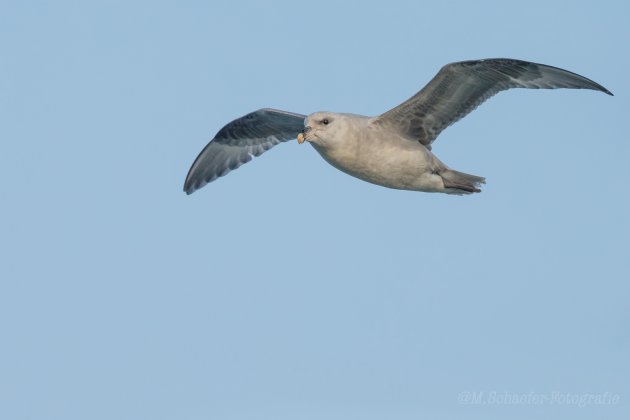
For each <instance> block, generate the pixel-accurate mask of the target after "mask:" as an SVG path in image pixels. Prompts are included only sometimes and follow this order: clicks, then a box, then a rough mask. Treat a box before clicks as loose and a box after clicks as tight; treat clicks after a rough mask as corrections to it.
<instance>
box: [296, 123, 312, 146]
mask: <svg viewBox="0 0 630 420" xmlns="http://www.w3.org/2000/svg"><path fill="white" fill-rule="evenodd" d="M309 131H311V127H309V126H307V127H304V129H303V130H302V132H301V133H300V134H298V136H297V141H298V143H299V144H302V143H304V142H305V141H306V134H307V133H308V132H309Z"/></svg>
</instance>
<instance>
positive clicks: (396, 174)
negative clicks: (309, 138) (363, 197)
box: [313, 143, 443, 191]
mask: <svg viewBox="0 0 630 420" xmlns="http://www.w3.org/2000/svg"><path fill="white" fill-rule="evenodd" d="M313 146H314V147H315V149H316V150H317V151H318V152H319V154H320V155H321V156H322V157H323V158H324V159H325V160H326V161H327V162H328V163H330V164H331V165H332V166H334V167H335V168H337V169H339V170H340V171H343V172H345V173H347V174H348V175H352V176H354V177H356V178H359V179H361V180H363V181H367V182H370V183H372V184H376V185H381V186H383V187H388V188H395V189H402V190H415V191H436V190H439V189H442V188H443V184H442V181H441V178H439V177H437V176H435V175H434V174H433V169H435V168H434V167H435V166H436V163H437V162H439V161H437V162H435V161H436V160H437V159H434V157H433V156H432V154H431V152H429V151H428V150H426V149H425V148H424V146H422V145H420V144H418V145H415V144H410V145H406V144H404V143H403V145H402V146H401V145H400V144H395V145H392V146H391V147H388V146H387V145H385V146H384V145H383V144H382V143H381V144H379V145H378V149H375V148H371V147H366V145H362V147H361V146H359V147H348V148H343V149H334V148H322V147H318V146H317V145H313Z"/></svg>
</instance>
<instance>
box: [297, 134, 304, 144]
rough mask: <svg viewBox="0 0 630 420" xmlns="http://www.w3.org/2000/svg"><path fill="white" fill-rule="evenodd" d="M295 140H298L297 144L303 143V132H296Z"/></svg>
mask: <svg viewBox="0 0 630 420" xmlns="http://www.w3.org/2000/svg"><path fill="white" fill-rule="evenodd" d="M297 141H298V143H299V144H302V143H304V133H300V134H298V136H297Z"/></svg>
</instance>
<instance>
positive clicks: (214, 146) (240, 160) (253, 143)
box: [184, 108, 306, 194]
mask: <svg viewBox="0 0 630 420" xmlns="http://www.w3.org/2000/svg"><path fill="white" fill-rule="evenodd" d="M305 118H306V116H305V115H302V114H295V113H292V112H286V111H280V110H277V109H270V108H264V109H259V110H258V111H254V112H252V113H250V114H247V115H245V116H243V117H241V118H238V119H236V120H234V121H232V122H231V123H229V124H227V125H226V126H225V127H223V128H222V129H221V130H219V132H218V133H217V135H216V136H214V138H213V139H212V140H211V141H210V143H208V145H207V146H206V147H204V149H203V150H202V151H201V153H199V156H197V159H195V162H194V163H193V164H192V166H191V167H190V170H189V171H188V175H187V176H186V181H185V182H184V191H185V192H186V194H192V193H193V192H195V191H196V190H198V189H199V188H201V187H203V186H204V185H206V184H207V183H209V182H212V181H214V180H215V179H217V178H219V177H221V176H223V175H225V174H227V173H228V172H230V171H231V170H233V169H236V168H238V167H239V166H241V165H242V164H244V163H247V162H249V161H250V160H252V158H253V157H254V156H260V155H261V154H263V153H264V152H266V151H267V150H269V149H271V148H272V147H273V146H275V145H276V144H279V143H282V142H285V141H289V140H291V139H294V138H296V137H297V135H298V134H299V133H300V131H302V129H303V128H304V119H305Z"/></svg>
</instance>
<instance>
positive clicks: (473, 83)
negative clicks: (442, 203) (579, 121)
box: [184, 58, 612, 195]
mask: <svg viewBox="0 0 630 420" xmlns="http://www.w3.org/2000/svg"><path fill="white" fill-rule="evenodd" d="M511 88H528V89H557V88H569V89H592V90H599V91H602V92H604V93H606V94H608V95H612V93H611V92H610V91H609V90H608V89H606V88H604V87H603V86H601V85H600V84H598V83H595V82H594V81H592V80H589V79H587V78H586V77H583V76H580V75H578V74H576V73H572V72H570V71H567V70H563V69H560V68H557V67H552V66H547V65H544V64H537V63H530V62H527V61H521V60H514V59H506V58H497V59H485V60H474V61H461V62H456V63H451V64H447V65H445V66H444V67H442V69H440V71H439V72H438V73H437V74H436V75H435V77H434V78H433V79H432V80H431V81H430V82H429V83H428V84H427V85H426V86H425V87H424V88H422V90H420V91H419V92H418V93H416V94H415V95H414V96H412V97H411V98H410V99H408V100H407V101H405V102H403V103H402V104H400V105H398V106H397V107H395V108H393V109H390V110H389V111H387V112H385V113H383V114H381V115H379V116H376V117H367V116H363V115H355V114H347V113H335V112H315V113H313V114H310V115H308V116H306V115H302V114H296V113H293V112H287V111H280V110H276V109H271V108H264V109H260V110H258V111H254V112H252V113H250V114H247V115H245V116H243V117H241V118H238V119H236V120H234V121H232V122H230V123H228V124H227V125H226V126H225V127H223V128H222V129H221V130H219V132H218V133H217V134H216V136H215V137H214V138H213V139H212V140H211V141H210V143H208V145H207V146H206V147H205V148H204V149H203V150H202V151H201V153H200V154H199V156H197V159H195V161H194V163H193V164H192V166H191V168H190V170H189V171H188V176H187V177H186V181H185V183H184V191H185V192H186V193H187V194H192V193H193V192H195V191H196V190H198V189H199V188H201V187H203V186H205V185H206V184H208V183H209V182H212V181H214V180H215V179H217V178H219V177H221V176H223V175H225V174H227V173H228V172H230V171H231V170H234V169H236V168H238V167H239V166H241V165H242V164H244V163H247V162H249V161H250V160H252V158H253V157H255V156H259V155H261V154H263V153H264V152H266V151H267V150H269V149H271V148H272V147H274V146H275V145H277V144H280V143H283V142H286V141H289V140H292V139H297V140H298V142H299V143H300V144H301V143H303V142H308V143H310V144H311V146H313V147H314V148H315V150H316V151H317V152H318V153H319V154H320V155H321V156H322V157H323V158H324V160H326V161H327V162H328V163H330V164H331V165H332V166H334V167H335V168H337V169H339V170H341V171H343V172H345V173H347V174H349V175H352V176H354V177H357V178H359V179H362V180H364V181H367V182H371V183H373V184H377V185H381V186H384V187H388V188H395V189H400V190H413V191H424V192H440V193H446V194H459V195H461V194H470V193H476V192H480V191H481V190H480V189H479V188H480V186H481V184H484V183H485V178H483V177H480V176H476V175H470V174H466V173H463V172H459V171H456V170H454V169H451V168H449V167H448V166H447V165H446V164H444V163H443V162H442V161H441V160H440V159H438V158H437V156H435V155H434V154H433V153H432V152H431V145H432V143H433V141H434V140H435V139H436V138H437V137H438V135H439V134H440V133H441V132H442V130H444V129H445V128H446V127H448V126H449V125H451V124H453V123H454V122H456V121H458V120H459V119H461V118H463V117H464V116H466V115H467V114H468V113H469V112H471V111H472V110H474V109H475V108H477V106H479V105H480V104H481V103H482V102H484V101H485V100H486V99H488V98H490V97H491V96H493V95H495V94H497V93H498V92H501V91H503V90H507V89H511Z"/></svg>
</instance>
